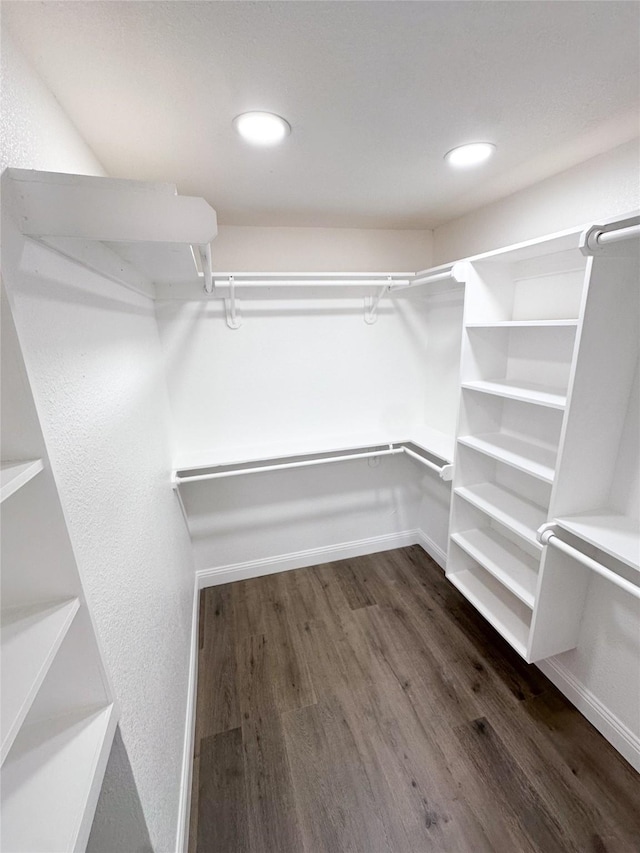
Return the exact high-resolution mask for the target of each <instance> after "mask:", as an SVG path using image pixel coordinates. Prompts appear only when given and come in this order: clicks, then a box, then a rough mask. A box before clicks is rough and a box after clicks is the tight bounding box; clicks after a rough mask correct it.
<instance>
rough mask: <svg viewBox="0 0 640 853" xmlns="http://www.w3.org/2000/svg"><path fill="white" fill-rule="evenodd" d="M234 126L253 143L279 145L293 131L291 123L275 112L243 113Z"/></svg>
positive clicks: (234, 122)
mask: <svg viewBox="0 0 640 853" xmlns="http://www.w3.org/2000/svg"><path fill="white" fill-rule="evenodd" d="M233 126H234V127H235V129H236V130H237V131H238V133H239V134H240V136H241V137H242V138H243V139H246V140H247V142H250V143H251V144H252V145H277V144H278V142H282V140H283V139H284V138H285V137H286V136H288V135H289V134H290V133H291V125H290V124H289V122H288V121H285V120H284V119H283V118H280V116H277V115H274V114H273V113H260V112H257V113H242V115H239V116H236V117H235V118H234V120H233Z"/></svg>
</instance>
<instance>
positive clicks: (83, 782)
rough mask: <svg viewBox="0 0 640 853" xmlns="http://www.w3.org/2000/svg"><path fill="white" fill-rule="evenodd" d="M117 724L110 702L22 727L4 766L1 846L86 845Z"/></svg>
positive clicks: (60, 848) (59, 852) (27, 852)
mask: <svg viewBox="0 0 640 853" xmlns="http://www.w3.org/2000/svg"><path fill="white" fill-rule="evenodd" d="M115 725H116V714H115V710H114V706H113V705H106V706H102V707H100V708H97V709H85V710H82V711H78V712H77V713H74V714H69V715H66V716H64V717H58V718H55V719H50V720H45V721H43V722H39V723H33V724H29V725H27V726H24V727H23V728H22V729H21V730H20V733H19V735H18V737H17V738H16V741H15V743H14V745H13V748H12V749H11V752H10V753H9V757H8V758H7V760H6V762H5V764H4V766H3V769H2V842H3V850H6V851H11V853H33V851H47V853H69V851H76V850H80V849H84V844H86V841H87V836H88V832H89V829H90V819H91V817H92V815H91V814H88V811H87V810H88V808H89V806H90V805H91V804H95V801H96V800H97V795H98V791H99V786H100V784H101V781H102V780H101V772H103V770H104V766H105V765H106V760H107V757H108V754H109V751H110V749H111V741H112V739H113V733H114V731H115Z"/></svg>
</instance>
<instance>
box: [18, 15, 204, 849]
mask: <svg viewBox="0 0 640 853" xmlns="http://www.w3.org/2000/svg"><path fill="white" fill-rule="evenodd" d="M2 59H3V79H2V83H3V85H2V98H3V101H2V105H3V110H2V135H3V144H2V158H3V159H2V165H3V167H4V166H5V165H10V166H20V167H22V168H39V169H45V170H51V171H68V172H76V173H94V174H103V170H102V169H101V167H100V164H99V163H98V162H97V161H96V160H95V158H94V157H93V155H92V153H91V151H90V150H89V149H88V147H87V146H86V145H85V144H84V142H83V140H82V139H81V138H80V137H79V136H78V135H77V133H76V132H75V130H74V128H73V126H72V125H71V124H70V123H69V121H68V120H67V119H66V117H65V115H64V113H63V112H62V111H61V110H60V108H59V107H58V105H57V102H56V101H55V98H54V97H53V96H52V95H51V93H50V92H49V91H48V90H47V89H46V88H45V87H44V85H43V84H42V82H41V81H40V80H39V79H38V78H37V76H36V75H35V74H34V73H33V71H32V70H31V69H30V68H29V67H28V66H27V65H26V63H25V61H24V59H23V57H22V56H21V55H20V54H19V53H18V51H17V50H16V49H15V47H14V45H12V44H11V42H10V40H9V39H8V34H7V32H6V29H5V31H4V32H3V57H2ZM10 239H11V235H10V234H9V233H8V232H7V231H4V232H3V247H4V248H6V246H7V242H8V241H9V240H10ZM14 239H15V238H14ZM33 253H35V254H33ZM28 257H29V258H30V260H31V262H32V264H36V265H37V266H38V267H39V269H40V270H41V273H42V274H41V276H32V275H29V274H27V275H23V276H21V277H20V281H16V277H15V276H14V275H11V274H10V272H11V271H10V270H8V269H7V268H6V266H5V269H4V270H3V273H4V275H5V278H6V279H10V280H8V281H7V283H8V284H9V285H11V286H12V290H13V292H14V295H15V297H16V304H17V312H16V321H17V325H18V326H19V330H20V333H21V335H22V340H23V345H24V346H25V350H26V351H25V358H26V361H27V365H28V368H29V371H30V376H31V380H32V382H33V384H34V391H35V396H36V399H37V401H38V404H39V409H40V417H41V420H42V425H43V431H44V433H45V438H46V440H47V444H48V449H49V453H50V457H51V460H52V464H53V467H54V471H55V474H56V479H57V482H58V487H59V491H60V497H61V499H62V502H63V504H64V507H65V510H66V512H67V517H68V520H69V525H70V530H71V536H72V540H73V542H74V546H75V548H76V552H77V558H78V564H79V567H80V571H81V573H82V576H83V580H84V585H85V590H86V593H87V598H88V601H89V605H90V607H91V610H92V613H93V615H94V618H95V620H96V623H97V629H98V633H99V635H100V639H101V641H102V646H103V650H104V652H105V657H106V663H107V666H108V668H109V670H110V673H111V676H112V678H113V682H114V686H115V690H116V694H117V698H118V700H119V702H120V705H121V710H122V718H121V723H120V727H121V733H122V740H121V741H118V743H117V744H116V747H118V744H119V747H118V748H119V752H117V753H116V752H114V753H112V757H111V760H110V763H109V767H108V771H107V776H106V777H105V785H104V787H103V793H102V796H101V800H100V803H99V806H98V811H97V813H96V821H95V824H94V832H93V835H92V839H91V844H90V849H91V850H92V851H93V852H94V853H133V851H136V853H137V851H138V850H143V849H145V845H147V843H148V840H147V836H146V830H145V828H144V819H143V817H142V815H141V807H142V810H143V811H144V818H146V822H147V824H148V830H149V834H150V836H151V841H152V843H153V847H154V849H155V850H156V853H169V851H173V850H174V849H175V837H176V826H177V817H178V803H179V796H178V794H179V782H180V771H181V760H182V747H183V738H184V726H185V713H186V699H187V675H188V672H187V670H188V661H189V639H190V631H191V601H192V590H193V563H192V556H191V549H190V544H189V540H188V537H187V534H186V531H185V528H184V523H183V520H182V517H181V515H180V512H179V510H178V508H177V504H176V502H175V497H174V496H173V494H172V492H171V489H170V487H169V459H170V454H169V449H168V441H167V436H166V434H165V430H164V429H163V425H164V424H166V423H167V422H168V405H167V393H166V388H165V383H164V377H163V375H162V372H161V368H160V363H161V358H160V346H159V339H158V332H157V326H156V322H155V316H154V310H153V304H152V303H151V302H150V301H148V300H145V299H144V298H142V297H138V296H135V295H133V294H131V293H129V292H128V291H125V290H122V289H120V288H118V287H117V286H116V285H114V284H112V283H110V282H107V281H105V280H100V279H98V278H97V277H96V276H93V275H90V274H88V273H83V272H82V271H81V268H80V267H79V266H77V265H73V264H71V263H67V262H65V261H63V260H61V259H59V258H52V257H50V256H47V252H46V251H45V250H44V249H37V250H36V249H34V250H33V252H32V254H31V255H29V256H28ZM36 258H37V260H36ZM28 263H29V261H27V265H28ZM45 271H46V272H45ZM114 749H116V748H115V747H114ZM116 827H117V835H114V832H115V828H116ZM128 833H130V834H129V835H128ZM124 838H126V841H125V840H124ZM114 845H117V846H114Z"/></svg>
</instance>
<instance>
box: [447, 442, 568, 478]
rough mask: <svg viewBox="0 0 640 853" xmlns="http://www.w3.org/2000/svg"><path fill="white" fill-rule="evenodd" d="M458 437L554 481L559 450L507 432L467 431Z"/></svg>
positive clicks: (482, 450)
mask: <svg viewBox="0 0 640 853" xmlns="http://www.w3.org/2000/svg"><path fill="white" fill-rule="evenodd" d="M458 441H459V442H460V444H464V445H465V446H466V447H471V448H473V449H474V450H477V451H479V452H480V453H484V454H485V455H486V456H491V457H492V458H493V459H498V460H499V461H500V462H506V463H507V464H508V465H511V466H512V467H513V468H517V469H518V470H519V471H524V472H525V473H526V474H531V475H532V476H533V477H537V478H538V479H539V480H543V481H544V482H545V483H552V482H553V477H554V473H555V462H556V455H557V451H556V450H551V449H550V448H548V447H544V446H542V445H540V444H534V443H533V442H531V441H526V440H525V439H523V438H520V437H519V436H515V435H510V434H508V433H504V432H490V433H484V434H481V435H464V436H460V437H459V438H458Z"/></svg>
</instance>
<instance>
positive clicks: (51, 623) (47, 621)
mask: <svg viewBox="0 0 640 853" xmlns="http://www.w3.org/2000/svg"><path fill="white" fill-rule="evenodd" d="M79 607H80V602H79V600H78V599H77V598H72V599H71V600H69V601H63V602H56V603H50V604H48V605H39V606H34V607H22V608H20V607H16V608H9V609H6V610H3V611H2V646H1V652H2V714H1V716H0V720H1V723H2V761H3V762H4V760H5V758H6V756H7V753H8V752H9V749H10V748H11V744H12V743H13V740H14V738H15V737H16V735H17V734H18V730H19V729H20V726H21V725H22V722H23V720H24V718H25V717H26V715H27V713H28V711H29V708H30V707H31V703H32V702H33V700H34V699H35V696H36V694H37V692H38V689H39V688H40V685H41V684H42V682H43V681H44V678H45V676H46V674H47V671H48V669H49V667H50V665H51V663H52V661H53V659H54V657H55V655H56V652H57V651H58V649H59V648H60V645H61V643H62V641H63V639H64V638H65V636H66V634H67V631H68V630H69V627H70V625H71V623H72V622H73V619H74V617H75V615H76V613H77V612H78V608H79Z"/></svg>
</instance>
